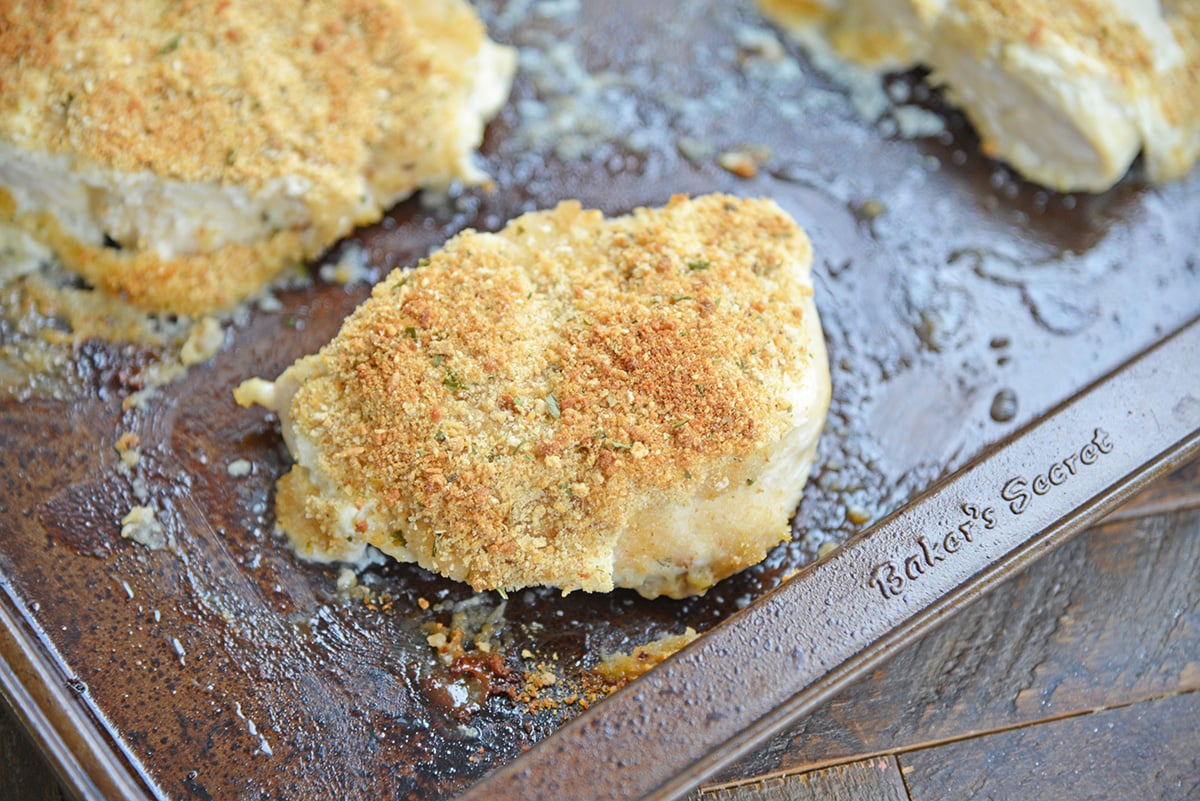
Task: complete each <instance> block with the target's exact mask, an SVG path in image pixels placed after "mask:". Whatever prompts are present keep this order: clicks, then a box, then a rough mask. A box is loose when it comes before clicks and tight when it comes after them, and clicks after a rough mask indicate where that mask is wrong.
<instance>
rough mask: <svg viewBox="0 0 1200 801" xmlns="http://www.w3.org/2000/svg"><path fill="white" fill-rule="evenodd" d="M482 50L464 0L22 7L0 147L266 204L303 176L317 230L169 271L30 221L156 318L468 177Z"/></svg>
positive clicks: (229, 249) (3, 38)
mask: <svg viewBox="0 0 1200 801" xmlns="http://www.w3.org/2000/svg"><path fill="white" fill-rule="evenodd" d="M483 41H484V31H483V28H482V26H481V24H480V23H479V21H478V19H477V18H476V17H475V15H474V13H473V11H472V10H471V9H470V7H469V6H467V5H466V4H465V3H463V2H460V1H459V0H309V1H308V2H297V1H296V0H290V1H288V0H263V1H262V2H259V1H258V0H254V1H253V2H252V1H251V0H222V1H221V2H200V1H199V0H170V1H168V0H121V1H120V2H115V1H110V2H85V1H84V0H62V1H61V2H55V3H45V2H41V0H36V2H35V1H32V0H31V1H30V2H20V1H18V2H5V3H3V4H0V140H3V141H6V142H8V143H11V144H13V145H16V146H18V147H20V148H23V149H26V150H29V151H30V152H36V153H49V154H67V155H70V156H72V157H74V158H75V159H76V164H77V165H78V167H79V168H80V169H86V168H93V167H94V168H100V169H105V170H113V171H117V172H123V173H134V172H139V171H149V172H151V173H153V174H154V175H156V176H158V177H161V178H162V179H164V180H167V181H177V182H181V183H212V184H219V185H224V186H238V187H243V188H245V189H248V190H249V191H250V192H251V193H254V192H256V191H258V190H261V189H262V188H263V187H265V186H268V185H270V184H271V183H272V182H277V181H278V180H280V179H282V178H283V177H285V176H289V177H297V178H299V179H301V180H302V181H304V182H306V183H307V184H308V185H309V187H310V188H309V189H308V190H307V191H306V192H305V194H304V197H303V200H304V203H305V204H306V205H307V206H309V208H310V209H311V212H312V221H311V224H310V225H309V226H307V227H306V228H305V229H304V230H278V231H276V232H274V233H273V234H272V235H271V236H269V237H267V238H266V239H265V240H263V241H258V242H251V243H245V244H230V245H227V246H225V247H222V248H219V249H217V250H214V251H211V252H200V253H195V254H188V255H183V256H180V257H178V258H175V259H172V260H167V261H159V260H156V257H155V256H154V254H153V253H151V252H150V251H143V250H141V249H140V248H137V247H131V248H126V249H125V250H114V249H111V248H105V247H103V246H102V245H99V244H92V243H78V242H75V243H73V244H72V243H71V242H68V241H66V240H69V239H70V237H69V236H67V235H66V234H65V233H64V232H63V231H62V230H60V229H58V227H57V226H56V225H54V223H53V221H50V220H46V219H36V218H32V217H31V218H28V219H18V220H17V222H18V223H19V224H20V225H22V227H25V228H26V229H28V230H33V231H38V232H40V233H42V234H45V235H46V237H47V239H48V240H49V242H50V243H51V244H52V245H53V246H54V247H55V248H56V249H57V250H58V252H59V253H60V255H61V256H62V258H63V259H64V261H65V262H66V263H67V266H69V267H71V268H72V269H75V270H77V271H79V272H80V273H82V274H83V275H84V276H85V277H86V278H88V279H89V280H90V281H93V282H95V283H97V284H100V285H104V286H107V287H108V288H110V289H114V290H117V291H120V292H124V293H126V294H127V295H128V296H129V298H130V299H131V300H132V301H134V302H135V303H138V304H139V305H143V306H146V307H149V308H154V309H168V310H172V311H178V312H197V311H203V310H205V309H209V308H213V307H217V306H223V305H227V304H228V303H229V302H230V301H231V300H234V299H237V298H241V297H244V296H245V295H246V294H248V293H249V292H251V291H253V290H254V289H256V288H257V287H258V286H260V285H261V284H262V282H263V280H264V279H265V278H267V277H270V276H271V275H273V274H275V273H278V272H279V271H280V270H282V269H283V268H284V267H286V266H287V265H288V264H291V263H295V262H297V261H299V260H301V259H305V258H309V257H312V256H315V255H317V254H319V253H320V252H321V251H322V250H323V249H324V248H325V247H327V246H328V245H329V244H331V243H332V242H333V241H334V240H336V239H337V238H338V237H340V236H342V235H344V234H345V233H346V232H348V231H349V230H350V228H351V227H352V226H354V225H355V224H360V223H364V222H368V221H371V220H374V219H377V218H378V216H379V215H380V213H381V209H380V207H379V205H378V203H377V202H375V200H374V199H373V198H370V197H368V195H371V194H373V195H374V197H375V198H378V199H379V200H380V201H383V202H390V201H391V200H392V199H394V198H396V197H398V196H402V195H404V194H408V193H411V192H412V191H414V190H415V189H417V188H418V187H419V186H421V185H422V184H425V183H427V182H432V183H435V184H445V183H448V182H449V181H451V180H454V179H455V178H459V177H462V169H461V166H460V165H461V162H462V160H463V153H462V150H461V139H460V138H459V137H457V134H456V132H457V131H458V130H459V128H460V122H459V115H460V113H461V111H462V108H463V106H464V104H465V102H466V99H467V96H468V94H469V92H470V91H471V87H472V85H473V82H474V81H475V78H476V76H475V74H474V72H473V70H474V69H475V56H476V54H477V53H478V51H479V49H480V47H481V43H482V42H483ZM8 205H9V206H10V210H9V213H7V214H6V215H5V219H10V220H11V219H12V217H13V214H12V210H11V204H8Z"/></svg>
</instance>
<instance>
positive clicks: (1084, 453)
mask: <svg viewBox="0 0 1200 801" xmlns="http://www.w3.org/2000/svg"><path fill="white" fill-rule="evenodd" d="M1112 449H1113V444H1112V439H1111V438H1110V437H1109V436H1108V432H1107V431H1105V430H1104V429H1102V428H1097V429H1096V434H1095V436H1093V437H1092V440H1091V442H1088V443H1087V444H1086V445H1084V446H1083V447H1082V448H1080V449H1079V450H1078V451H1077V452H1075V453H1072V454H1071V455H1069V456H1067V457H1066V458H1064V459H1060V460H1058V461H1056V462H1054V463H1053V464H1052V465H1050V466H1049V467H1048V468H1047V469H1046V471H1045V472H1044V473H1038V474H1037V475H1035V476H1034V477H1033V478H1026V477H1025V476H1017V477H1016V478H1011V479H1009V480H1008V483H1007V484H1005V485H1004V488H1003V489H1002V490H1000V497H1001V498H1003V499H1004V500H1006V501H1008V508H1009V509H1011V510H1012V513H1013V514H1014V515H1019V514H1022V513H1024V511H1025V510H1026V509H1027V508H1029V504H1030V502H1031V501H1032V500H1033V499H1034V498H1035V497H1039V496H1042V495H1048V494H1049V493H1050V492H1052V491H1053V490H1054V488H1055V487H1058V486H1061V485H1063V484H1065V483H1067V482H1068V481H1070V480H1071V476H1073V475H1075V474H1076V473H1078V472H1079V471H1080V470H1081V469H1083V468H1085V467H1088V466H1089V465H1093V464H1095V463H1096V462H1097V461H1098V460H1099V459H1100V457H1101V456H1103V455H1105V454H1106V453H1112Z"/></svg>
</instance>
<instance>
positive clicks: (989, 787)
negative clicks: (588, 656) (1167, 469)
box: [0, 465, 1200, 801]
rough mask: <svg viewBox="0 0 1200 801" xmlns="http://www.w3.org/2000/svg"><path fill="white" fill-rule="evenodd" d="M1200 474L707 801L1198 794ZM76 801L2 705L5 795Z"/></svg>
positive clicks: (769, 750) (1061, 554)
mask: <svg viewBox="0 0 1200 801" xmlns="http://www.w3.org/2000/svg"><path fill="white" fill-rule="evenodd" d="M1198 478H1200V471H1198V470H1197V465H1191V466H1189V467H1186V468H1183V469H1182V470H1180V471H1178V472H1177V473H1176V474H1174V475H1172V476H1171V477H1169V478H1168V479H1166V480H1164V481H1163V482H1160V483H1159V484H1156V485H1155V486H1154V487H1152V488H1150V489H1149V490H1147V492H1146V493H1144V494H1143V495H1141V496H1139V498H1137V499H1135V500H1134V501H1133V502H1132V503H1131V504H1130V505H1129V506H1127V507H1125V508H1124V509H1122V510H1121V512H1120V513H1118V514H1117V515H1114V517H1113V518H1110V520H1109V521H1108V522H1106V523H1105V524H1103V525H1101V526H1098V527H1096V528H1094V529H1092V530H1090V531H1088V532H1085V533H1083V534H1081V535H1080V536H1078V537H1076V538H1075V539H1074V540H1073V541H1071V542H1070V543H1068V544H1067V545H1065V546H1064V547H1062V548H1060V549H1059V550H1058V551H1056V552H1054V553H1052V554H1050V555H1048V556H1047V557H1046V558H1045V559H1043V560H1041V561H1040V562H1038V563H1036V564H1035V565H1034V566H1033V567H1031V568H1030V569H1029V570H1027V571H1025V572H1024V573H1022V574H1020V575H1019V576H1017V577H1015V578H1014V579H1012V580H1010V581H1009V582H1007V583H1006V584H1004V585H1002V586H1000V587H999V588H997V589H996V590H995V591H994V592H992V593H990V594H989V595H987V596H985V597H984V598H982V599H981V600H980V601H978V602H976V603H975V604H973V605H972V606H970V607H968V608H966V609H963V610H961V612H960V613H959V614H957V615H956V616H955V617H954V618H952V619H951V620H950V621H949V622H948V624H947V625H945V626H943V627H942V628H940V629H938V630H937V631H935V632H934V633H933V634H931V635H929V636H927V637H925V638H924V639H922V640H919V641H917V642H915V643H914V644H913V645H911V646H910V647H909V648H908V649H906V650H905V651H904V652H903V653H902V654H901V655H900V656H899V657H897V659H896V660H895V661H893V662H892V663H891V664H889V665H888V666H886V667H885V668H882V669H880V670H878V671H876V672H875V673H874V674H873V675H871V676H868V677H865V678H864V679H863V680H861V681H860V682H859V683H857V684H856V685H854V686H852V687H851V688H849V689H848V690H847V691H845V692H844V693H842V694H841V695H840V696H839V697H838V698H837V699H835V700H834V701H833V702H831V703H830V704H829V705H827V706H826V707H825V708H823V709H822V710H820V711H819V712H817V713H816V714H814V715H812V716H811V717H810V718H809V719H807V720H806V721H805V722H804V723H803V724H801V725H800V726H798V727H797V728H795V729H794V730H793V731H790V732H788V733H787V734H786V735H784V736H781V737H779V738H777V739H776V740H775V741H773V742H772V743H770V744H769V745H768V746H767V747H765V748H764V749H762V750H761V751H760V752H759V753H758V754H756V755H755V756H754V757H753V758H752V759H749V760H747V761H745V762H743V763H740V764H738V765H737V766H736V767H735V768H734V769H733V770H731V771H729V772H727V773H726V774H725V775H723V776H722V777H721V780H720V783H719V784H718V785H716V786H713V787H709V788H706V789H705V791H704V792H702V793H696V794H694V796H693V797H694V798H700V797H703V798H705V799H714V800H715V799H720V800H721V801H750V800H751V799H761V801H774V800H775V799H784V798H786V799H808V798H828V799H839V798H872V799H883V800H886V799H904V798H909V799H912V801H921V799H939V798H974V797H979V798H983V797H993V798H1038V797H1055V798H1056V799H1058V801H1073V799H1086V798H1097V797H1139V798H1173V799H1179V798H1184V799H1186V798H1200V731H1198V728H1197V725H1196V720H1197V718H1198V717H1200V693H1197V692H1196V691H1197V690H1200V568H1198V567H1197V566H1198V565H1200V510H1198V509H1196V508H1195V504H1194V499H1195V497H1196V491H1197V487H1198V486H1200V480H1198ZM1171 509H1174V511H1169V510H1171ZM63 797H65V796H64V795H63V794H62V792H61V790H60V789H59V787H58V785H57V783H56V781H55V779H54V775H53V773H52V772H51V771H50V770H49V768H48V767H46V765H45V764H44V762H43V761H42V760H41V757H40V755H39V754H38V753H37V751H36V749H35V748H34V746H33V745H32V744H31V743H30V742H29V740H28V739H27V738H26V737H25V736H24V734H23V733H22V732H21V730H20V727H19V725H18V724H17V721H16V720H15V718H14V716H13V715H12V713H11V712H9V711H8V710H7V709H0V798H3V799H8V798H22V799H24V798H30V799H58V798H63Z"/></svg>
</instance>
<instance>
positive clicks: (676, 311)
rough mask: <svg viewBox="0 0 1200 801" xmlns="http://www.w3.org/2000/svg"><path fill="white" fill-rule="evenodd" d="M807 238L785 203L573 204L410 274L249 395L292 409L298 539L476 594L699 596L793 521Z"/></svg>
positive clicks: (814, 414)
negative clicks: (530, 589) (608, 212)
mask: <svg viewBox="0 0 1200 801" xmlns="http://www.w3.org/2000/svg"><path fill="white" fill-rule="evenodd" d="M810 264H811V249H810V244H809V240H808V238H807V237H806V236H805V234H804V232H803V231H802V230H801V229H800V228H799V227H798V226H797V225H796V223H795V222H793V220H792V219H791V218H790V217H789V216H788V215H787V214H786V213H784V212H783V211H782V210H781V209H780V208H779V207H778V206H777V205H776V204H775V203H773V202H771V201H767V200H739V199H735V198H733V197H728V196H723V195H709V196H704V197H700V198H696V199H694V200H692V199H687V198H685V197H675V198H672V200H671V201H670V203H669V204H668V205H667V206H665V207H664V208H661V209H657V210H650V209H639V210H637V211H636V212H634V213H633V214H632V215H629V216H626V217H620V218H615V219H612V220H609V221H606V220H605V219H604V217H603V216H602V215H601V213H600V212H598V211H590V210H584V209H582V208H581V207H580V205H579V204H578V203H577V202H564V203H562V204H560V205H559V206H558V207H557V208H555V209H553V210H550V211H543V212H536V213H531V214H526V215H523V216H521V217H518V218H517V219H515V220H513V221H512V222H511V223H509V224H508V226H507V227H505V228H504V229H503V230H501V231H500V232H498V233H494V234H493V233H475V232H471V231H468V232H465V233H462V234H460V235H458V236H457V237H455V238H454V239H452V240H451V241H450V242H449V243H448V244H447V245H446V246H445V248H444V249H443V250H441V251H439V252H437V253H435V254H434V255H433V256H432V257H430V258H429V259H428V260H423V262H422V264H420V265H419V266H418V267H416V268H415V269H413V270H411V271H397V272H394V273H393V274H392V275H391V276H389V277H388V278H387V279H386V280H385V281H383V282H382V283H381V284H380V285H378V286H377V287H376V288H375V290H374V291H373V293H372V296H371V297H370V298H369V299H368V300H367V301H366V302H364V303H363V304H362V306H361V307H360V308H359V309H357V310H356V311H355V312H354V313H353V314H352V315H351V316H350V317H349V318H348V319H347V321H346V323H345V324H344V326H343V327H342V329H341V331H340V333H339V334H338V335H337V337H336V338H335V339H334V340H333V341H332V342H330V343H329V344H328V345H327V346H325V347H324V348H323V349H322V350H321V351H320V352H319V353H317V354H316V355H312V356H308V357H305V358H303V359H300V360H299V361H297V362H296V363H295V364H294V365H292V366H291V367H290V368H288V369H287V370H286V371H285V372H284V373H283V374H282V375H281V376H280V377H279V378H278V379H277V380H275V381H274V382H269V381H265V380H262V379H251V380H249V381H247V382H244V383H243V384H242V385H241V386H240V387H239V388H238V390H237V392H236V396H237V400H238V402H239V403H241V404H243V405H249V404H252V403H258V404H261V405H263V406H266V407H267V408H269V409H272V410H274V411H275V412H277V413H278V414H279V417H280V421H281V424H282V429H283V436H284V438H285V440H286V442H287V444H288V447H289V448H290V449H291V453H292V455H293V456H294V458H295V466H294V467H293V468H292V469H291V471H290V472H289V473H288V474H287V475H285V476H284V477H283V478H282V479H281V480H280V482H279V486H278V493H277V507H276V511H277V519H278V524H279V526H280V528H282V530H283V531H285V532H286V533H287V535H288V536H289V537H290V538H291V540H292V543H293V544H294V546H295V548H296V550H297V551H298V553H300V554H301V555H302V556H304V557H307V558H311V559H318V560H348V561H353V560H357V559H359V558H361V557H362V556H363V555H364V550H365V549H366V548H367V546H374V547H375V548H378V549H379V550H380V551H383V552H384V553H387V554H390V555H392V556H394V557H395V558H397V559H400V560H404V561H411V562H417V563H418V564H420V565H422V566H423V567H425V568H428V569H429V570H432V571H436V572H438V573H440V574H442V575H445V576H448V577H450V578H453V579H457V580H460V581H464V582H467V583H469V584H470V585H471V586H472V587H473V588H475V589H477V590H485V589H499V590H511V589H516V588H520V587H525V586H531V585H547V586H553V587H558V588H561V589H562V590H563V591H564V592H569V591H572V590H588V591H608V590H611V589H613V588H614V587H627V588H632V589H634V590H636V591H638V592H640V593H641V594H642V595H644V596H647V597H655V596H659V595H668V596H672V597H684V596H688V595H692V594H697V593H702V592H704V591H705V590H707V589H708V588H709V587H710V586H711V585H712V584H713V583H715V582H716V581H718V580H720V579H722V578H724V577H726V576H729V575H731V574H732V573H735V572H737V571H739V570H742V569H743V568H745V567H747V566H749V565H752V564H754V563H756V562H758V561H760V560H762V559H763V558H764V556H765V555H766V553H767V552H768V550H770V549H771V548H772V547H774V546H775V545H777V544H778V543H780V542H781V541H783V540H786V539H787V538H788V536H789V531H790V529H789V518H790V517H791V515H792V513H793V511H794V510H795V509H796V506H797V504H798V503H799V500H800V496H801V491H802V488H803V486H804V484H805V481H806V479H807V477H808V474H809V472H810V470H811V467H812V464H813V459H814V454H815V450H816V445H817V439H818V435H819V433H820V431H821V428H822V426H823V424H824V421H825V416H826V411H827V409H828V404H829V394H830V385H829V371H828V366H827V363H826V356H825V347H824V342H823V339H822V334H821V327H820V321H819V319H818V317H817V310H816V307H815V306H814V303H813V297H812V284H811V280H810V274H809V270H810Z"/></svg>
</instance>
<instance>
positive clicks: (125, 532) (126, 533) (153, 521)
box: [121, 506, 167, 551]
mask: <svg viewBox="0 0 1200 801" xmlns="http://www.w3.org/2000/svg"><path fill="white" fill-rule="evenodd" d="M121 536H122V537H124V538H125V539H127V540H132V541H134V542H136V543H138V544H140V545H144V546H146V547H147V548H149V549H150V550H152V551H161V550H164V549H165V548H166V547H167V534H166V530H165V529H164V528H163V526H162V523H160V522H158V517H157V515H156V514H155V512H154V509H153V508H152V507H150V506H134V507H133V508H131V509H130V510H129V512H128V513H127V514H126V515H125V516H124V517H122V518H121Z"/></svg>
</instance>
